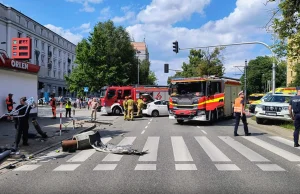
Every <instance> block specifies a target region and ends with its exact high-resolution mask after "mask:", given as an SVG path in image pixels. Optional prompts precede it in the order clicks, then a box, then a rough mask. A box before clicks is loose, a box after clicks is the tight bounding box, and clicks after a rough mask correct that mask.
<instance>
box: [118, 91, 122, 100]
mask: <svg viewBox="0 0 300 194" xmlns="http://www.w3.org/2000/svg"><path fill="white" fill-rule="evenodd" d="M118 99H122V90H118Z"/></svg>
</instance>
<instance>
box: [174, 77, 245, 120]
mask: <svg viewBox="0 0 300 194" xmlns="http://www.w3.org/2000/svg"><path fill="white" fill-rule="evenodd" d="M240 90H241V83H240V81H239V80H238V79H233V78H227V77H215V76H210V77H191V78H174V79H172V80H171V84H170V86H169V94H170V95H171V96H170V101H169V119H176V120H177V122H178V123H180V124H181V123H183V122H184V121H191V120H193V121H210V122H214V121H216V120H218V119H220V118H222V117H228V116H232V115H233V107H232V105H233V103H234V100H235V98H237V96H238V92H239V91H240Z"/></svg>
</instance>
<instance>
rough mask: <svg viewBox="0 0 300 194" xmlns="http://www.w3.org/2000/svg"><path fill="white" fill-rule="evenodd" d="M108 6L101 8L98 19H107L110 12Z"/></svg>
mask: <svg viewBox="0 0 300 194" xmlns="http://www.w3.org/2000/svg"><path fill="white" fill-rule="evenodd" d="M110 12H111V11H110V7H105V8H103V9H101V11H100V17H99V18H98V19H99V20H107V19H109V17H110V16H111V14H110Z"/></svg>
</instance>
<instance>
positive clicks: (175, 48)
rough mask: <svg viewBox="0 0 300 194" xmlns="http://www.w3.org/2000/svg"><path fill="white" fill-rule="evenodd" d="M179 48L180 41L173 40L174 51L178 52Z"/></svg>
mask: <svg viewBox="0 0 300 194" xmlns="http://www.w3.org/2000/svg"><path fill="white" fill-rule="evenodd" d="M178 50H179V48H178V42H177V41H175V42H173V51H174V52H175V53H176V54H177V53H178Z"/></svg>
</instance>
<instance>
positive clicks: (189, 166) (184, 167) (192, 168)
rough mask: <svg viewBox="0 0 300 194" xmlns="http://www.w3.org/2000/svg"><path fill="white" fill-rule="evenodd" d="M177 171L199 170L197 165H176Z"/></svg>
mask: <svg viewBox="0 0 300 194" xmlns="http://www.w3.org/2000/svg"><path fill="white" fill-rule="evenodd" d="M175 169H176V170H197V167H196V165H195V164H175Z"/></svg>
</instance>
